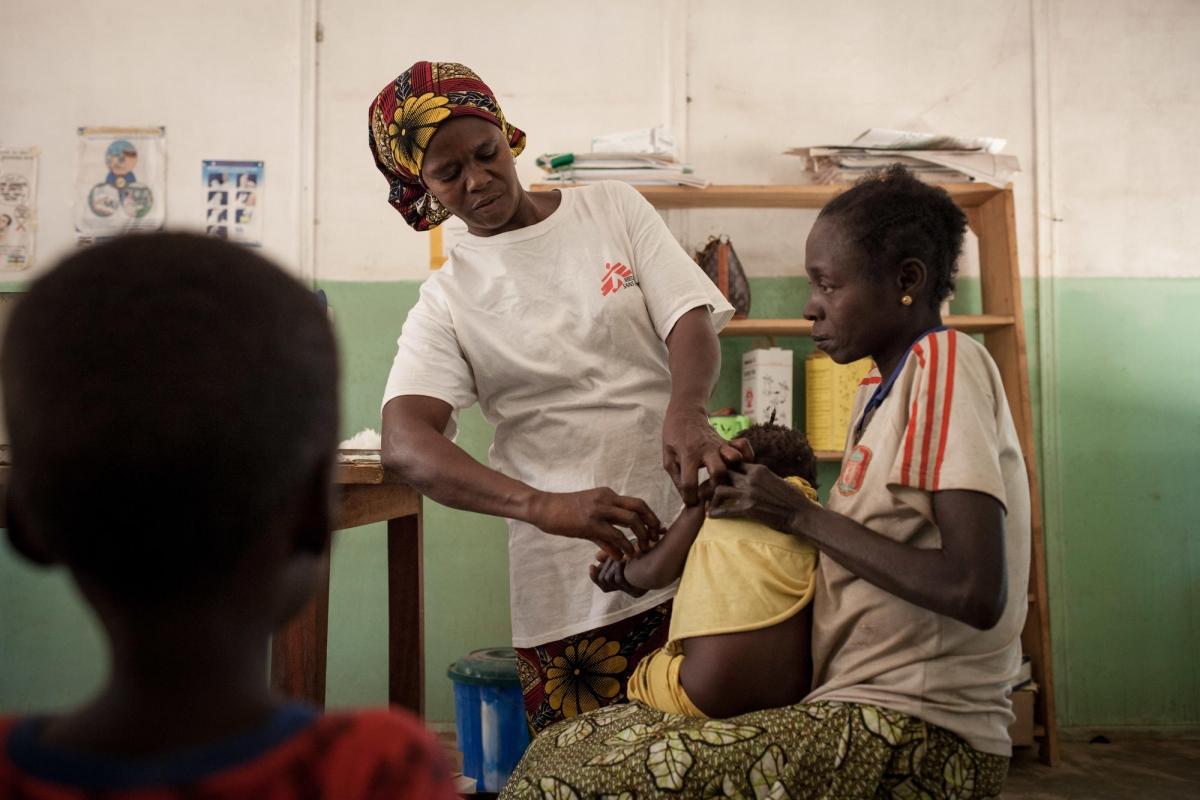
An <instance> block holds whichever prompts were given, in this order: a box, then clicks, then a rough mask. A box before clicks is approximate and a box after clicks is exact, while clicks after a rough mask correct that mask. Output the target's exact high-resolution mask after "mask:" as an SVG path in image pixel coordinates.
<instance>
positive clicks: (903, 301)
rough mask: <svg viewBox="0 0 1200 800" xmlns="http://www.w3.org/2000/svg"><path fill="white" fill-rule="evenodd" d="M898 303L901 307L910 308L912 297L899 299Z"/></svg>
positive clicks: (907, 296)
mask: <svg viewBox="0 0 1200 800" xmlns="http://www.w3.org/2000/svg"><path fill="white" fill-rule="evenodd" d="M900 303H901V304H902V305H906V306H911V305H912V297H910V296H909V295H904V297H901V298H900Z"/></svg>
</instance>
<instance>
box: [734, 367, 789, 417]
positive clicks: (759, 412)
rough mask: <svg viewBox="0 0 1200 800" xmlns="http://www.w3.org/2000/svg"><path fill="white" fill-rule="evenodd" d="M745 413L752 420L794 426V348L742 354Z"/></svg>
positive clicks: (743, 406)
mask: <svg viewBox="0 0 1200 800" xmlns="http://www.w3.org/2000/svg"><path fill="white" fill-rule="evenodd" d="M742 414H744V415H745V416H746V417H748V418H749V419H750V422H751V423H756V424H761V423H765V422H771V420H772V418H774V421H775V424H776V425H783V426H784V427H787V428H790V427H792V351H791V350H784V349H782V348H779V347H770V348H765V349H760V350H748V351H746V352H745V353H744V354H742Z"/></svg>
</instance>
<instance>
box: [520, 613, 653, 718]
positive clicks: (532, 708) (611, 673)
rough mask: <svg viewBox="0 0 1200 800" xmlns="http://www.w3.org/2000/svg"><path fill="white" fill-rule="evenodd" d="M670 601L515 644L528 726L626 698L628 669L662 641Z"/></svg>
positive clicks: (630, 670)
mask: <svg viewBox="0 0 1200 800" xmlns="http://www.w3.org/2000/svg"><path fill="white" fill-rule="evenodd" d="M670 626H671V601H670V600H668V601H667V602H665V603H662V604H661V605H658V606H655V607H654V608H651V609H649V610H648V611H643V612H642V613H640V614H637V615H635V616H632V617H628V618H626V619H623V620H620V621H618V622H614V623H612V624H611V625H605V626H604V627H602V628H596V629H594V630H590V631H585V632H583V633H578V634H575V635H573V636H568V637H567V638H565V639H561V640H559V641H556V642H548V643H547V644H540V645H538V646H536V647H518V648H516V651H517V671H518V673H519V674H520V677H521V692H522V694H523V695H524V699H525V718H526V719H527V720H528V722H529V729H530V730H531V731H532V732H533V733H534V734H536V733H538V732H539V731H541V730H542V729H543V728H545V727H546V726H547V725H552V724H554V723H555V722H560V721H562V720H564V719H570V718H572V717H576V716H578V715H579V714H583V713H585V712H588V711H595V710H596V709H598V708H603V707H605V706H609V705H612V704H613V703H624V702H625V701H626V699H627V698H626V695H625V686H626V684H627V683H628V682H629V675H630V674H631V673H632V672H633V670H634V668H635V667H636V666H637V665H638V662H639V661H641V660H642V659H643V658H645V657H646V656H648V655H650V654H651V653H653V652H654V651H655V650H657V649H658V648H660V647H662V646H663V645H665V644H666V643H667V631H668V629H669V628H670Z"/></svg>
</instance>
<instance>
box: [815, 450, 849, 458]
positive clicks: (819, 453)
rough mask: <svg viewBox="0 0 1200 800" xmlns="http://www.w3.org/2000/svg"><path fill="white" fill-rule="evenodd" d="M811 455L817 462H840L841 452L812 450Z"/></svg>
mask: <svg viewBox="0 0 1200 800" xmlns="http://www.w3.org/2000/svg"><path fill="white" fill-rule="evenodd" d="M813 455H815V456H816V457H817V461H841V460H842V451H841V450H814V451H813Z"/></svg>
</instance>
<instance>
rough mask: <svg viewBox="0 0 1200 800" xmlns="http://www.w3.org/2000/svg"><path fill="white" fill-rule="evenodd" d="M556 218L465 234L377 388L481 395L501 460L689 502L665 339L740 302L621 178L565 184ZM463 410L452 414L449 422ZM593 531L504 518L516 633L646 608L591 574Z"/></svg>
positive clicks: (535, 638) (569, 483) (426, 292)
mask: <svg viewBox="0 0 1200 800" xmlns="http://www.w3.org/2000/svg"><path fill="white" fill-rule="evenodd" d="M561 194H562V201H561V203H560V205H559V207H558V208H557V209H556V210H555V211H554V212H553V213H552V214H551V215H550V216H549V217H547V218H546V219H544V220H542V221H541V222H539V223H537V224H535V225H531V226H529V227H526V228H521V229H519V230H515V231H509V232H507V233H501V234H497V235H495V236H487V237H478V236H470V235H468V236H466V237H464V239H463V240H462V241H461V242H460V243H459V244H458V245H457V246H456V247H455V248H454V250H453V251H452V252H451V254H450V259H449V261H448V262H447V263H446V265H445V266H444V267H443V268H442V269H441V270H439V271H438V272H436V273H434V274H433V275H431V276H430V277H429V279H428V280H427V281H426V282H425V284H424V285H423V286H422V287H421V296H420V299H419V300H418V302H417V304H416V305H415V306H414V307H413V309H412V310H411V311H410V312H409V314H408V319H407V320H406V321H405V323H404V328H403V332H402V333H401V335H400V340H399V349H398V351H397V353H396V360H395V362H394V363H393V364H392V371H391V375H390V376H389V377H388V383H387V389H386V391H385V393H384V398H383V402H384V403H385V404H386V403H387V402H388V401H389V400H391V399H392V398H393V397H397V396H400V395H425V396H428V397H436V398H438V399H440V400H444V401H445V402H447V403H449V404H450V405H451V406H452V407H453V408H454V409H455V410H457V409H462V408H466V407H468V406H470V405H472V404H473V403H475V402H476V401H478V402H479V405H480V408H481V409H482V410H483V414H484V416H485V417H486V418H487V420H488V421H489V422H491V423H492V424H493V425H494V426H495V427H496V436H495V440H494V442H493V444H492V449H491V453H490V463H491V466H492V467H493V468H494V469H496V470H498V471H500V472H502V473H504V474H505V475H509V476H511V477H513V478H516V479H517V480H520V481H523V482H525V483H527V484H529V485H530V486H533V487H534V488H536V489H542V490H545V491H552V492H571V491H579V490H582V489H592V488H595V487H598V486H607V487H609V488H611V489H612V490H613V491H615V492H617V493H618V494H621V495H628V496H632V497H640V498H642V499H643V500H645V501H646V503H647V504H648V505H649V506H650V507H651V508H652V509H654V513H655V514H657V515H658V517H659V519H660V520H662V522H663V523H664V524H667V523H669V522H670V521H671V520H672V519H674V517H675V516H676V514H677V513H678V511H679V508H680V505H681V502H680V499H679V495H678V492H677V491H676V490H675V487H674V484H673V483H672V482H671V480H670V478H669V477H668V475H667V474H666V472H665V471H664V470H663V468H662V423H663V417H664V415H665V413H666V407H667V402H668V400H669V399H670V393H671V376H670V371H669V369H668V365H667V348H666V345H665V343H664V342H665V339H666V337H667V334H669V333H670V332H671V329H672V327H674V325H675V322H676V321H677V320H678V319H679V318H680V317H681V316H682V315H683V314H685V313H686V312H688V311H690V310H691V309H693V308H697V307H700V306H707V307H708V308H709V309H710V312H711V317H712V324H713V327H714V328H715V329H717V330H720V329H721V328H722V327H723V326H724V325H725V323H726V322H727V321H728V320H729V318H730V317H731V316H732V315H733V308H732V306H730V305H729V303H728V302H727V301H726V300H725V298H724V297H722V296H721V293H720V292H719V291H718V290H717V288H716V286H715V285H714V284H713V282H712V281H711V280H709V279H708V277H707V276H705V274H704V273H703V272H702V271H701V270H700V268H699V267H698V266H697V265H696V264H695V262H693V261H692V260H691V259H690V258H688V256H687V254H686V253H684V251H683V249H682V248H681V247H680V246H679V244H678V243H677V242H676V241H675V239H674V238H673V237H672V236H671V233H670V231H669V230H668V229H667V226H666V225H665V224H664V223H663V221H662V219H661V218H660V217H659V216H658V214H657V212H655V210H654V208H653V207H652V206H651V205H650V204H649V203H648V202H646V200H645V199H644V198H642V196H641V195H640V194H638V192H637V191H636V190H635V189H633V188H632V187H630V186H628V185H626V184H623V183H615V182H605V183H599V184H595V185H592V186H588V187H583V188H575V189H563V190H561ZM455 429H456V421H455V419H452V420H451V423H450V425H449V427H448V428H447V431H446V433H447V435H449V436H453V435H454V432H455ZM595 552H596V545H595V544H593V543H592V542H590V541H587V540H582V539H568V538H565V537H562V536H550V535H547V534H545V533H543V532H542V531H540V530H538V529H537V528H535V527H533V526H532V525H529V524H527V523H524V522H518V521H515V520H509V576H510V582H509V585H510V594H511V604H512V608H511V613H512V627H513V644H514V646H516V647H532V646H534V645H539V644H544V643H546V642H551V641H555V640H557V639H561V638H563V637H564V636H568V635H571V634H574V633H580V632H582V631H586V630H590V629H592V628H596V627H599V626H602V625H607V624H609V623H611V622H615V621H617V620H621V619H625V618H626V617H629V616H632V615H634V614H636V613H640V612H641V611H644V610H646V609H648V608H652V607H653V606H655V605H657V604H658V603H660V602H662V601H663V600H665V599H666V598H668V597H670V596H671V594H672V593H673V592H674V588H673V587H672V588H668V589H663V590H661V591H657V592H650V593H647V594H646V595H643V596H642V597H640V598H637V599H634V598H630V597H628V596H626V595H625V594H623V593H621V592H613V593H611V594H605V593H603V592H601V591H600V590H599V589H598V588H596V586H595V585H593V584H592V582H591V580H590V579H589V578H588V573H587V568H588V564H590V563H591V561H592V560H593V556H594V555H595Z"/></svg>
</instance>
